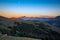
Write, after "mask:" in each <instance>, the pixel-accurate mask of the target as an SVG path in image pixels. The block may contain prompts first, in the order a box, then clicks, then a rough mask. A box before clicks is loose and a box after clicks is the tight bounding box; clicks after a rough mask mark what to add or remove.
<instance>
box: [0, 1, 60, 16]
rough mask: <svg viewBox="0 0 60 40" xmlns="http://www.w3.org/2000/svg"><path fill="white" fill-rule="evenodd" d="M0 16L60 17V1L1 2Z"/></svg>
mask: <svg viewBox="0 0 60 40" xmlns="http://www.w3.org/2000/svg"><path fill="white" fill-rule="evenodd" d="M0 15H2V16H6V17H20V16H27V17H31V16H32V17H39V16H42V15H44V16H45V15H47V16H57V15H60V0H0Z"/></svg>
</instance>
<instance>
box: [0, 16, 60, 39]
mask: <svg viewBox="0 0 60 40" xmlns="http://www.w3.org/2000/svg"><path fill="white" fill-rule="evenodd" d="M56 18H57V19H58V20H59V19H60V17H56ZM56 18H55V19H56ZM0 33H1V34H7V35H8V36H16V37H27V38H35V39H41V40H60V28H59V27H55V26H52V25H50V24H49V23H45V22H41V21H36V22H35V21H28V20H22V19H20V18H17V19H15V20H13V19H11V18H6V17H3V16H0Z"/></svg>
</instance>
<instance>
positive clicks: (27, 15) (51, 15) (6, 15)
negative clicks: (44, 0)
mask: <svg viewBox="0 0 60 40" xmlns="http://www.w3.org/2000/svg"><path fill="white" fill-rule="evenodd" d="M0 16H4V17H7V18H12V17H14V18H18V17H21V16H26V17H45V16H46V17H51V18H54V17H56V16H57V15H55V14H47V15H39V14H22V13H21V14H17V13H0Z"/></svg>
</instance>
